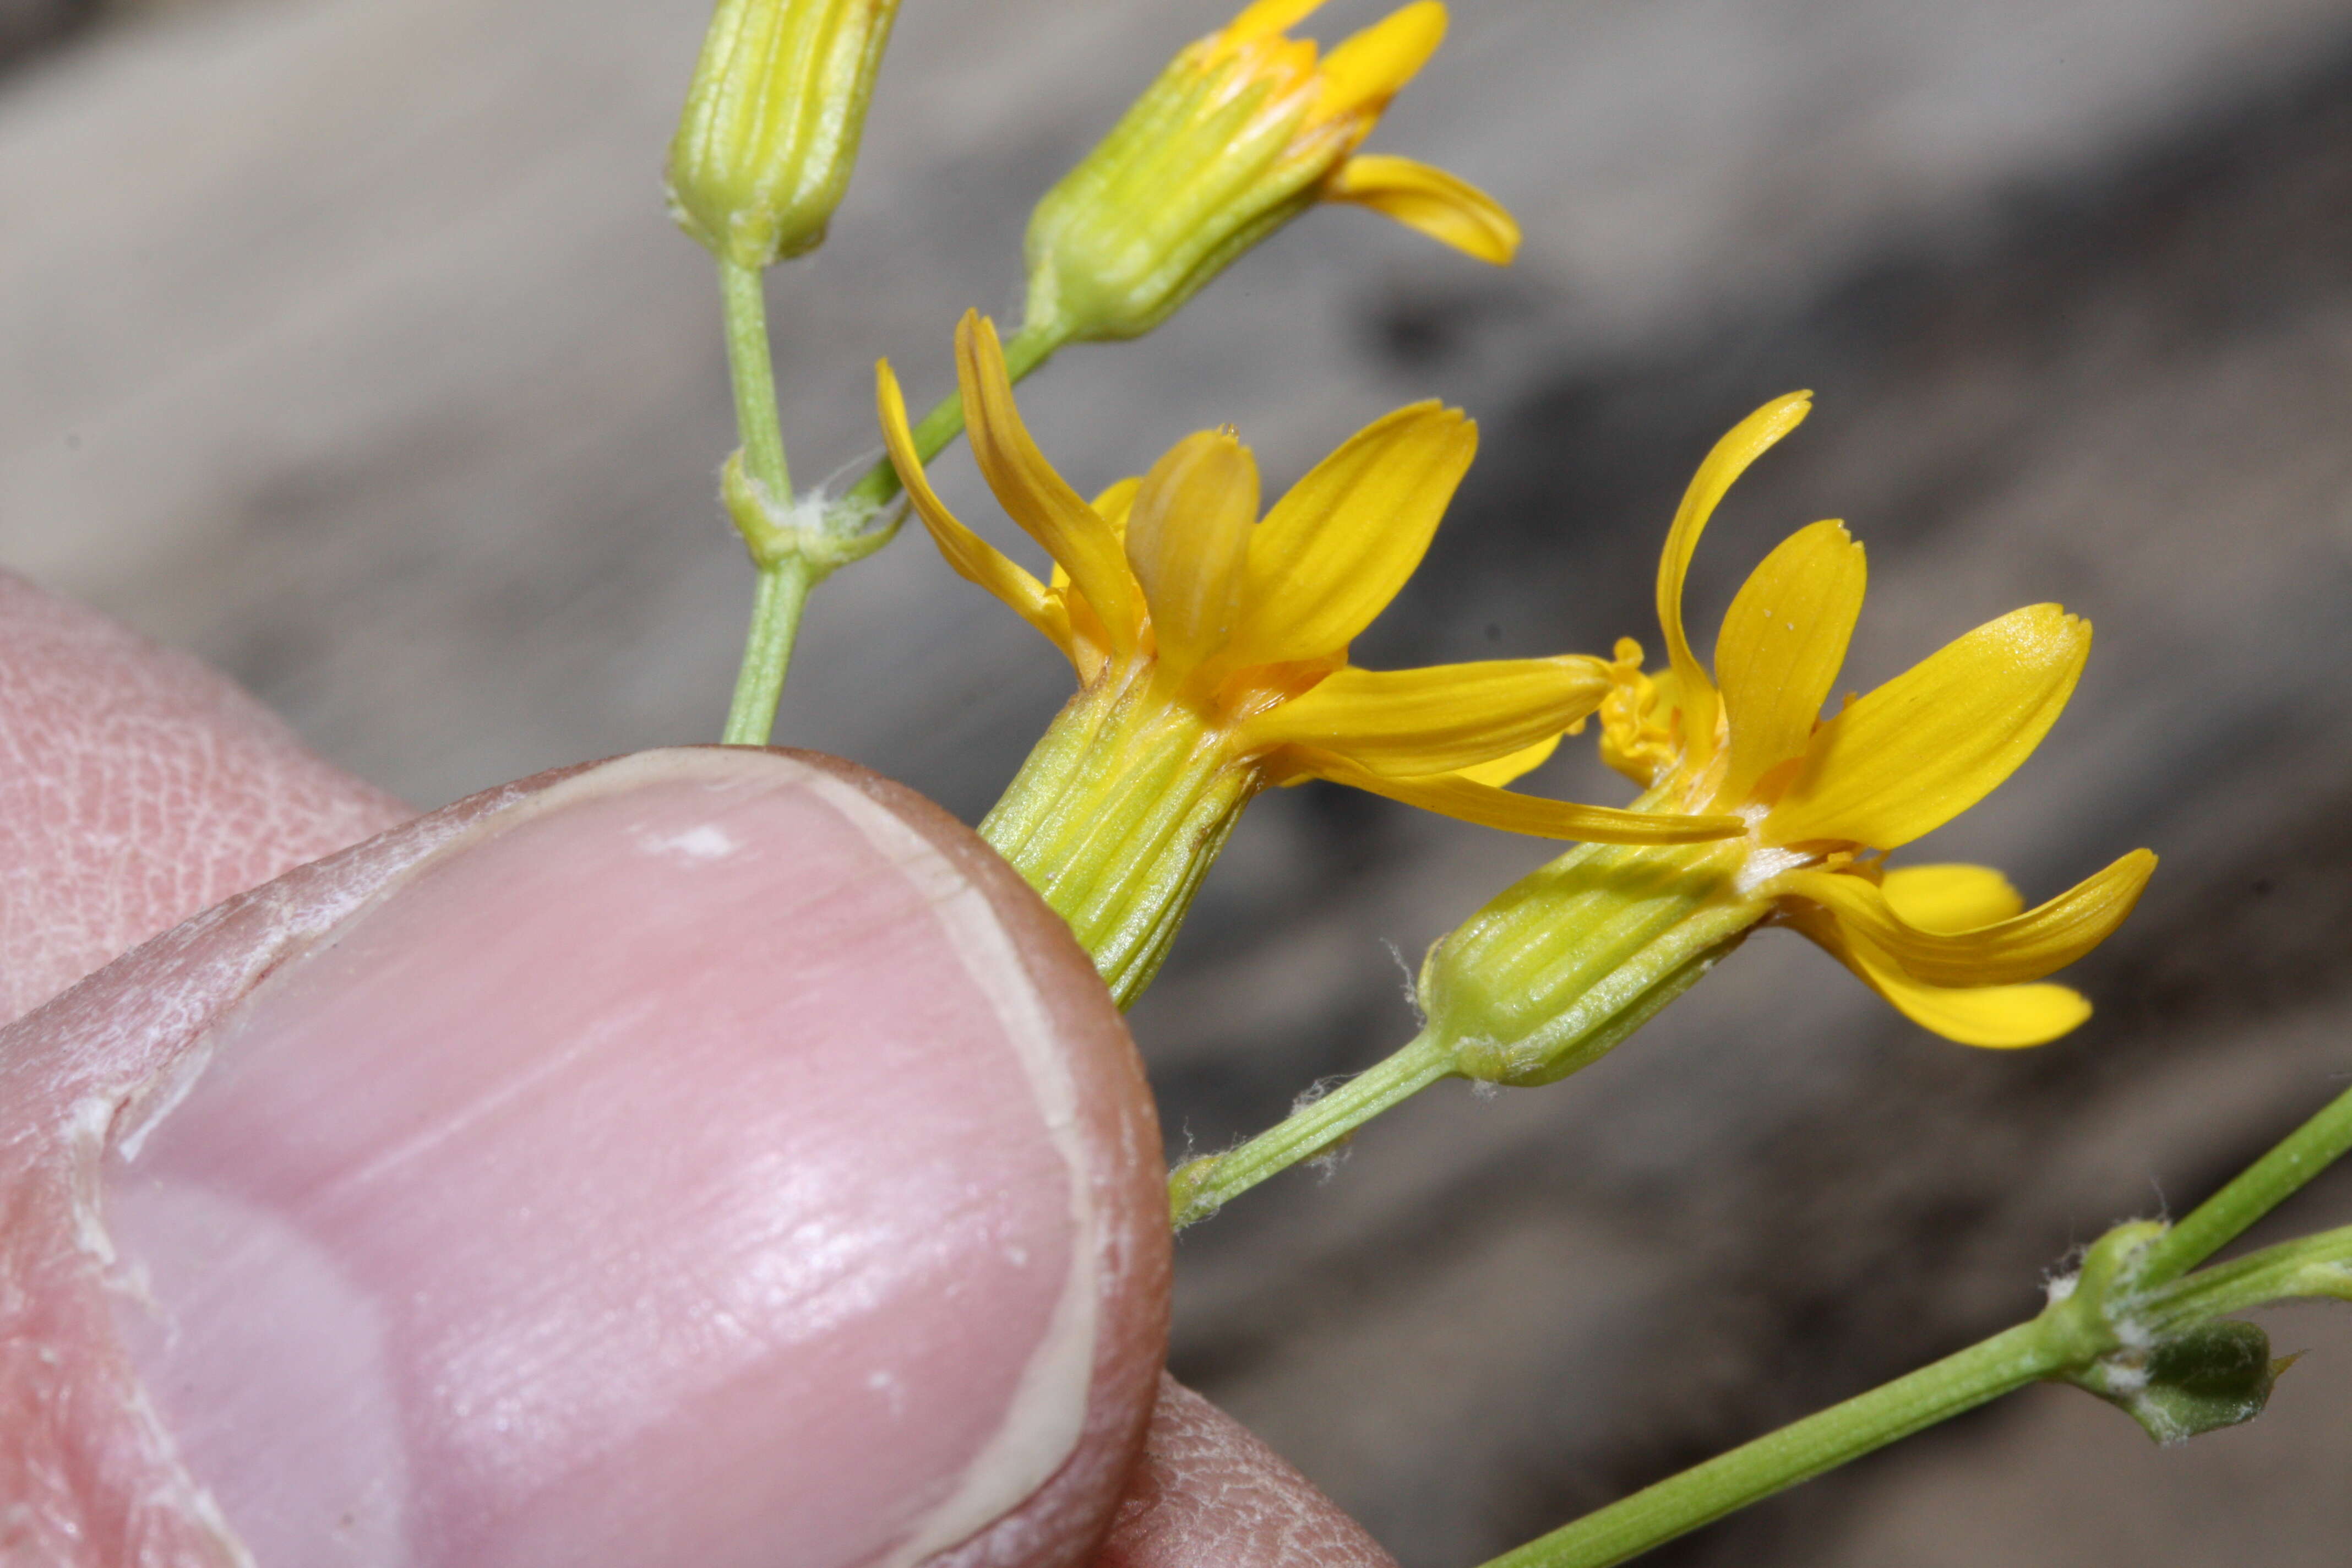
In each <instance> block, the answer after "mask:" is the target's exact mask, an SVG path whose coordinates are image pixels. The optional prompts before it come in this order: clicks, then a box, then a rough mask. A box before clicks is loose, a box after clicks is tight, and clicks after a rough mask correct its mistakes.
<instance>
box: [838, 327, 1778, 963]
mask: <svg viewBox="0 0 2352 1568" xmlns="http://www.w3.org/2000/svg"><path fill="white" fill-rule="evenodd" d="M956 348H957V373H958V379H959V381H960V383H961V387H962V393H963V400H964V409H965V416H966V418H967V420H968V422H969V425H970V427H971V447H972V454H973V457H974V458H976V459H977V460H978V463H979V467H980V471H981V474H982V477H983V478H984V479H986V480H987V482H988V485H989V488H990V489H992V490H993V491H994V492H995V494H996V498H997V500H999V501H1001V502H1002V503H1003V507H1004V510H1006V511H1007V512H1009V513H1010V514H1011V515H1012V517H1013V521H1016V522H1018V523H1019V524H1020V525H1021V527H1022V528H1023V529H1024V530H1025V531H1027V532H1028V533H1029V535H1030V536H1031V537H1032V538H1033V539H1034V540H1035V541H1036V542H1038V543H1039V544H1040V545H1042V546H1044V548H1045V552H1046V553H1047V554H1048V555H1050V556H1051V557H1052V558H1053V561H1054V570H1053V574H1052V576H1051V579H1050V580H1049V581H1046V582H1040V581H1039V580H1038V579H1037V578H1036V577H1034V576H1033V575H1031V574H1029V573H1028V572H1027V571H1025V570H1024V569H1023V568H1022V567H1021V566H1019V565H1017V564H1015V563H1013V561H1011V560H1009V559H1008V558H1007V557H1005V556H1004V555H1003V553H1002V552H999V551H997V550H996V549H995V548H994V547H993V546H992V545H990V544H988V543H987V542H985V541H983V540H982V539H981V538H980V537H979V535H977V534H975V533H973V532H972V531H971V530H970V529H969V528H966V527H965V526H964V525H963V524H962V523H961V521H958V520H957V519H956V517H955V516H954V515H953V514H952V513H950V511H949V510H948V509H947V507H946V506H945V504H944V503H942V502H941V501H940V498H939V496H938V494H937V492H936V491H934V490H933V489H931V486H930V483H929V479H927V477H926V476H925V474H924V472H923V468H922V465H921V463H920V461H919V459H918V458H917V457H916V453H915V448H914V441H913V437H912V434H911V432H910V431H909V430H908V424H907V413H906V405H905V404H904V402H903V401H902V399H901V397H900V395H899V392H898V381H897V378H896V377H895V376H893V375H892V374H891V373H890V369H889V366H888V365H887V363H886V364H884V365H882V366H880V367H879V369H878V381H879V387H878V403H879V411H880V415H881V422H882V428H883V433H884V436H885V437H886V438H887V442H888V444H889V448H890V456H891V460H892V462H893V463H894V464H896V466H897V468H898V474H899V478H900V479H902V480H903V481H904V483H905V484H906V487H907V493H908V496H909V497H910V498H911V500H912V501H913V504H914V507H915V509H916V510H917V512H918V513H919V515H920V516H921V517H922V520H923V522H924V525H925V526H926V527H927V528H928V529H929V531H930V535H931V538H932V541H933V542H935V543H936V544H937V545H938V546H939V548H940V553H941V554H942V555H944V556H945V557H946V558H947V561H948V563H949V564H950V566H952V567H954V568H955V570H956V571H958V572H959V573H961V574H962V575H964V576H965V577H967V578H969V579H971V581H972V582H975V583H977V584H980V585H981V586H982V587H984V588H986V589H988V590H989V592H991V593H992V594H994V595H996V596H997V597H998V598H999V599H1001V600H1003V602H1004V603H1005V604H1006V605H1008V606H1010V607H1011V608H1012V609H1013V611H1014V612H1015V613H1016V614H1018V615H1019V616H1022V618H1023V619H1024V620H1026V621H1028V622H1029V624H1030V625H1031V626H1034V627H1036V628H1037V629H1038V630H1039V631H1040V632H1042V633H1044V634H1045V637H1048V638H1049V639H1051V640H1052V641H1053V643H1054V644H1055V646H1056V647H1059V648H1060V649H1061V650H1062V651H1063V653H1064V654H1065V655H1066V656H1067V657H1068V658H1069V660H1070V662H1071V664H1072V665H1073V666H1075V667H1076V670H1077V674H1078V678H1079V680H1080V683H1081V685H1082V688H1083V689H1082V691H1081V692H1080V695H1079V697H1078V698H1077V699H1076V700H1074V701H1073V703H1072V705H1071V707H1070V709H1068V710H1066V711H1065V712H1064V714H1063V716H1062V717H1061V718H1060V719H1057V720H1056V721H1055V727H1054V729H1053V730H1052V731H1049V732H1048V734H1047V736H1046V738H1045V742H1041V744H1040V745H1039V747H1038V751H1037V752H1036V753H1035V755H1034V756H1033V757H1032V759H1031V763H1030V766H1029V767H1028V768H1027V769H1025V770H1024V776H1023V779H1022V780H1020V781H1016V783H1015V784H1014V786H1013V790H1012V791H1011V792H1008V794H1007V795H1006V797H1005V801H1004V802H1003V804H1001V805H999V807H998V809H997V812H996V813H994V814H992V816H991V818H990V821H989V822H988V823H987V824H983V826H982V834H983V836H985V837H988V838H989V840H990V842H991V843H992V844H995V845H996V847H997V848H998V849H999V850H1000V851H1002V852H1003V853H1004V854H1005V856H1006V857H1007V858H1009V859H1011V860H1012V861H1013V864H1014V865H1016V866H1018V867H1020V868H1022V869H1023V871H1024V873H1026V874H1027V875H1028V876H1029V878H1030V879H1031V881H1032V882H1033V883H1035V884H1036V885H1037V886H1038V887H1039V888H1040V889H1041V890H1042V891H1044V892H1045V896H1046V898H1047V900H1048V901H1049V902H1052V903H1053V904H1054V905H1055V908H1056V909H1058V910H1061V911H1062V913H1063V914H1064V916H1065V917H1066V918H1067V919H1069V920H1070V921H1071V923H1072V925H1073V926H1074V927H1076V929H1077V930H1078V931H1079V933H1080V935H1081V937H1082V938H1085V939H1087V942H1088V946H1089V949H1090V951H1093V952H1095V953H1096V956H1097V962H1098V963H1103V965H1104V968H1105V973H1107V974H1112V975H1113V978H1114V984H1118V976H1117V973H1114V972H1115V970H1116V969H1117V965H1118V963H1121V962H1124V961H1123V960H1121V959H1120V958H1119V956H1118V955H1119V953H1121V952H1125V951H1126V950H1125V949H1124V948H1122V947H1120V946H1119V943H1120V942H1126V941H1130V940H1131V941H1132V942H1136V943H1141V944H1143V947H1144V948H1147V949H1149V948H1151V947H1153V944H1157V947H1160V948H1164V945H1165V940H1166V938H1167V937H1168V936H1170V935H1172V932H1173V929H1174V927H1173V921H1174V920H1175V919H1177V918H1181V912H1182V909H1181V903H1182V901H1183V900H1189V898H1190V896H1191V889H1192V886H1194V885H1196V884H1197V880H1198V877H1199V875H1200V873H1201V872H1202V871H1204V870H1205V869H1206V862H1207V860H1208V859H1210V858H1213V856H1214V853H1215V850H1216V847H1218V845H1220V844H1221V843H1222V841H1223V832H1224V830H1225V829H1226V828H1228V827H1230V826H1231V817H1232V816H1233V815H1234V813H1236V812H1237V811H1238V810H1239V808H1240V806H1241V805H1243V804H1244V803H1246V801H1247V800H1248V798H1249V797H1250V795H1254V794H1255V793H1256V791H1257V790H1258V789H1259V788H1261V787H1263V786H1264V785H1265V784H1291V783H1297V782H1299V781H1301V780H1304V779H1307V778H1324V779H1330V780H1334V781H1337V782H1339V783H1342V784H1353V785H1355V786H1357V787H1359V788H1361V789H1366V790H1370V791H1372V792H1374V793H1376V794H1379V795H1387V796H1390V797H1391V798H1393V799H1398V800H1402V801H1406V802H1409V803H1411V804H1413V805H1422V806H1424V807H1427V808H1429V809H1431V810H1434V811H1440V812H1444V813H1446V814H1448V815H1450V816H1460V817H1465V818H1467V819H1470V820H1473V821H1479V822H1486V823H1489V824H1492V825H1494V826H1504V827H1508V828H1511V829H1514V830H1516V831H1519V832H1526V833H1535V834H1540V835H1545V836H1548V837H1561V838H1602V839H1608V840H1610V841H1612V842H1628V843H1646V844H1682V843H1691V842H1696V841H1700V840H1706V839H1715V838H1722V837H1727V836H1728V835H1731V834H1735V833H1737V832H1738V831H1740V829H1741V827H1742V826H1743V825H1742V824H1741V823H1740V822H1739V821H1738V819H1736V818H1731V817H1722V816H1718V817H1714V818H1706V819H1691V818H1685V817H1682V816H1673V815H1668V814H1661V813H1654V812H1638V811H1620V810H1612V809H1610V808H1608V807H1602V806H1585V805H1570V804H1568V803H1566V802H1560V801H1551V800H1543V799H1539V798H1537V797H1534V796H1529V795H1517V794H1514V793H1512V792H1509V791H1507V790H1505V789H1503V788H1501V787H1499V786H1500V785H1501V784H1504V783H1506V782H1507V781H1508V780H1509V779H1511V778H1514V777H1516V776H1517V775H1518V774H1519V773H1523V772H1525V771H1526V770H1527V769H1528V768H1531V767H1533V766H1535V765H1536V764H1537V763H1539V762H1541V761H1542V760H1543V759H1544V757H1545V756H1547V755H1549V752H1550V751H1551V748H1552V747H1553V745H1554V744H1556V743H1557V742H1558V740H1559V735H1560V734H1561V732H1562V731H1565V730H1567V729H1569V728H1570V726H1572V725H1576V724H1579V723H1580V721H1582V720H1583V719H1584V718H1585V716H1587V715H1588V714H1590V713H1591V712H1592V710H1593V709H1594V707H1595V705H1596V704H1598V703H1599V702H1600V700H1601V698H1602V697H1603V696H1604V695H1606V694H1607V693H1608V692H1609V691H1610V690H1611V689H1612V674H1611V667H1610V666H1609V665H1607V664H1606V663H1604V662H1602V661H1601V660H1599V659H1593V658H1582V657H1575V656H1567V657H1560V658H1530V659H1496V660H1489V661H1486V662H1481V663H1475V664H1459V665H1444V666H1437V667H1433V668H1425V669H1406V670H1371V669H1363V668H1358V667H1357V666H1355V665H1352V664H1350V663H1349V659H1348V645H1349V642H1350V641H1352V640H1353V639H1354V638H1355V637H1356V636H1357V634H1358V633H1360V632H1361V631H1362V630H1363V629H1364V628H1365V627H1366V626H1370V624H1371V622H1372V619H1373V617H1374V616H1378V615H1379V614H1380V612H1381V610H1382V609H1383V608H1385V607H1386V606H1387V605H1388V603H1389V601H1390V600H1391V598H1393V597H1395V595H1396V594H1397V592H1398V591H1399V590H1400V589H1401V588H1402V587H1403V586H1404V584H1405V581H1406V579H1407V578H1409V577H1410V576H1411V575H1412V572H1413V569H1414V568H1415V567H1416V566H1417V565H1419V564H1420V563H1421V558H1422V555H1423V553H1424V552H1426V551H1427V549H1428V548H1429V542H1430V539H1431V536H1432V535H1433V533H1434V532H1435V531H1436V528H1437V524H1438V521H1439V519H1440V518H1441V517H1442V516H1443V515H1444V510H1445V506H1446V502H1447V501H1448V500H1450V499H1451V498H1452V496H1453V493H1454V487H1455V486H1456V485H1457V484H1458V483H1460V482H1461V479H1462V476H1463V474H1464V472H1465V470H1466V469H1467V468H1469V465H1470V459H1471V456H1472V454H1473V452H1474V451H1475V448H1476V446H1477V435H1476V429H1475V426H1473V425H1472V424H1471V423H1470V421H1469V420H1467V419H1465V417H1464V416H1462V415H1461V414H1460V413H1459V412H1457V411H1455V410H1453V409H1448V408H1444V407H1441V406H1439V405H1436V404H1434V403H1422V404H1415V405H1412V406H1411V407H1408V408H1402V409H1399V410H1398V411H1397V412H1395V413H1393V414H1391V415H1389V416H1386V417H1385V418H1382V419H1379V420H1376V421H1374V422H1373V423H1372V424H1371V425H1370V426H1366V427H1365V428H1364V429H1363V430H1361V431H1360V432H1358V433H1357V434H1356V435H1355V436H1354V437H1351V438H1350V439H1349V441H1348V442H1347V443H1346V444H1345V445H1343V446H1342V447H1340V448H1339V450H1338V451H1336V452H1334V453H1333V454H1332V455H1331V456H1330V457H1328V458H1325V459H1324V460H1323V461H1322V462H1321V463H1319V464H1318V465H1317V466H1316V468H1314V469H1313V471H1311V472H1310V473H1308V474H1307V477H1306V478H1305V479H1301V480H1300V481H1299V482H1298V483H1297V485H1296V486H1294V487H1293V488H1292V489H1290V491H1289V492H1288V493H1287V494H1286V495H1285V496H1284V497H1283V498H1282V499H1281V500H1278V501H1276V503H1275V505H1274V507H1273V509H1272V510H1269V511H1268V512H1267V513H1266V514H1265V518H1264V519H1263V520H1260V518H1259V517H1258V475H1257V467H1256V464H1255V462H1254V461H1253V460H1252V458H1251V456H1250V453H1249V449H1248V448H1247V447H1244V446H1243V445H1242V444H1241V443H1240V441H1239V440H1237V439H1236V438H1235V437H1234V433H1233V431H1232V430H1230V429H1223V430H1203V431H1201V432H1199V433H1197V434H1195V435H1192V436H1189V437H1185V438H1184V439H1183V440H1182V441H1180V442H1178V443H1177V444H1176V446H1175V447H1172V448H1171V449H1170V450H1169V452H1168V454H1167V455H1166V456H1165V457H1163V458H1160V461H1159V462H1158V463H1156V464H1154V465H1153V467H1152V468H1151V471H1150V473H1148V474H1146V475H1144V476H1143V477H1142V478H1140V479H1124V480H1121V481H1120V482H1118V484H1115V485H1113V486H1111V487H1110V488H1109V489H1108V490H1106V491H1104V492H1103V493H1102V495H1100V496H1099V497H1097V499H1096V500H1094V501H1093V502H1091V503H1089V502H1087V500H1083V499H1082V498H1080V496H1079V495H1078V493H1077V492H1076V490H1074V489H1071V488H1070V487H1069V485H1068V484H1067V483H1066V482H1065V481H1064V480H1063V479H1062V477H1061V476H1060V475H1059V474H1057V473H1056V472H1055V470H1054V469H1053V468H1052V467H1051V466H1050V465H1049V464H1048V463H1047V462H1046V461H1045V457H1044V455H1043V454H1042V453H1040V452H1039V451H1038V449H1037V447H1036V446H1035V444H1034V442H1033V441H1032V440H1031V439H1030V437H1029V433H1028V431H1027V429H1026V428H1025V427H1024V426H1023V424H1022V422H1021V416H1020V412H1019V410H1018V409H1017V408H1015V407H1014V405H1013V390H1012V384H1011V382H1010V380H1009V378H1008V377H1007V374H1006V372H1005V366H1004V361H1003V353H1002V352H1001V350H1000V349H999V347H998V344H997V338H996V331H995V329H994V328H993V327H992V326H991V325H990V324H989V323H988V322H987V321H984V320H982V319H981V318H980V317H978V316H977V315H967V316H966V317H965V318H964V321H963V322H962V324H961V327H960V328H959V329H958V331H957V334H956ZM1171 813H1173V814H1174V815H1175V816H1176V817H1185V814H1187V813H1195V814H1196V816H1197V820H1194V819H1193V818H1191V817H1187V818H1186V820H1192V821H1193V826H1192V827H1191V828H1187V829H1182V830H1179V829H1178V828H1176V827H1173V826H1169V821H1170V820H1173V819H1172V818H1171V816H1170V814H1171ZM1122 814H1124V815H1122ZM1158 858H1165V859H1166V860H1167V861H1168V864H1169V867H1170V869H1169V872H1168V875H1169V876H1170V877H1176V873H1177V871H1178V870H1181V871H1182V873H1183V876H1182V877H1181V878H1177V879H1176V880H1172V881H1168V882H1166V883H1165V884H1164V885H1163V884H1162V883H1161V882H1159V881H1155V878H1156V877H1158V876H1159V875H1160V873H1159V872H1156V871H1154V870H1152V869H1151V868H1150V866H1149V865H1146V864H1144V862H1147V861H1155V860H1156V859H1158ZM1081 885H1083V895H1082V892H1081V890H1080V889H1081ZM1089 899H1096V900H1100V901H1101V905H1102V907H1101V908H1100V909H1099V910H1094V906H1093V905H1091V904H1089V903H1087V900H1089ZM1089 910H1094V912H1092V913H1089V912H1088V911H1089ZM1113 928H1116V929H1113ZM1107 954H1108V955H1109V956H1108V957H1107V956H1106V955H1107ZM1150 963H1157V952H1156V951H1153V952H1152V953H1151V956H1150ZM1138 988H1139V983H1138Z"/></svg>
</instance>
